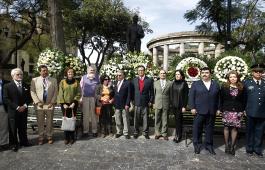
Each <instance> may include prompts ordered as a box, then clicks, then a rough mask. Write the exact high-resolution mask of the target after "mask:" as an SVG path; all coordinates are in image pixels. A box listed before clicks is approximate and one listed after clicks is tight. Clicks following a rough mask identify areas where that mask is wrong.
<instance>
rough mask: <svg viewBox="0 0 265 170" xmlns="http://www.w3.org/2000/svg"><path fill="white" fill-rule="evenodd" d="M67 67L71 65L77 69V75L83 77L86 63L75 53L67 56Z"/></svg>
mask: <svg viewBox="0 0 265 170" xmlns="http://www.w3.org/2000/svg"><path fill="white" fill-rule="evenodd" d="M65 67H71V68H73V69H74V71H75V76H76V77H81V76H82V75H83V71H84V68H85V64H84V63H83V62H82V61H81V59H80V58H78V57H75V56H73V55H71V54H70V55H68V56H65Z"/></svg>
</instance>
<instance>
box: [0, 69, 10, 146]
mask: <svg viewBox="0 0 265 170" xmlns="http://www.w3.org/2000/svg"><path fill="white" fill-rule="evenodd" d="M2 74H3V73H2V72H1V71H0V120H1V123H0V150H5V149H7V148H8V143H9V132H8V114H7V106H6V105H5V104H4V102H3V93H4V85H5V84H7V83H8V82H7V81H6V80H4V79H3V78H2Z"/></svg>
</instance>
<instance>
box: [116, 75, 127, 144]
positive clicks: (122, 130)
mask: <svg viewBox="0 0 265 170" xmlns="http://www.w3.org/2000/svg"><path fill="white" fill-rule="evenodd" d="M117 80H118V81H117V83H116V85H115V95H114V106H115V122H116V130H117V133H116V135H115V137H116V138H119V137H120V136H122V134H123V135H124V136H125V138H126V139H129V138H130V136H129V127H130V122H129V107H130V97H131V87H130V86H131V84H130V81H128V80H126V79H125V76H124V71H123V70H119V71H118V72H117ZM122 123H123V126H122Z"/></svg>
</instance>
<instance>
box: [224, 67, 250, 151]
mask: <svg viewBox="0 0 265 170" xmlns="http://www.w3.org/2000/svg"><path fill="white" fill-rule="evenodd" d="M244 103H245V102H244V88H243V84H242V83H241V81H240V76H239V74H238V73H237V72H236V71H230V72H229V73H228V74H227V82H226V83H224V84H223V85H222V87H221V91H220V111H221V113H222V121H223V124H224V141H225V153H228V154H232V155H235V143H236V138H237V133H238V128H240V127H241V119H242V116H243V111H244V108H245V107H244ZM230 134H231V139H232V141H231V142H230V141H229V138H230Z"/></svg>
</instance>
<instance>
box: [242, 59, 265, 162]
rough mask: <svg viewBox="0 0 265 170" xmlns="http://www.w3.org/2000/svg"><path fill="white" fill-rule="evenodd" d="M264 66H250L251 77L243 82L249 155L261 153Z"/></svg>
mask: <svg viewBox="0 0 265 170" xmlns="http://www.w3.org/2000/svg"><path fill="white" fill-rule="evenodd" d="M264 68H265V66H264V65H263V64H255V65H253V66H251V69H252V78H251V79H247V80H245V82H244V88H245V91H246V114H247V143H246V152H247V154H248V155H249V156H252V155H253V153H255V154H256V155H257V156H258V157H263V154H262V139H263V132H264V127H265V81H264V80H262V73H263V72H264Z"/></svg>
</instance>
